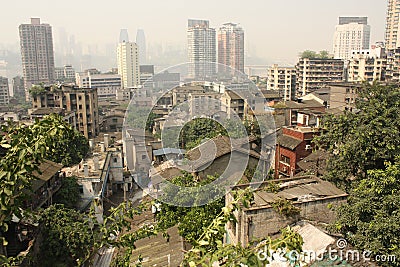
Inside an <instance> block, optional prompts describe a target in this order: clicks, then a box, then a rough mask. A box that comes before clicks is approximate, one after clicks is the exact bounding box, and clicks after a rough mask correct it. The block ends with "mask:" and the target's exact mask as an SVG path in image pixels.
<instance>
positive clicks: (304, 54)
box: [299, 50, 332, 59]
mask: <svg viewBox="0 0 400 267" xmlns="http://www.w3.org/2000/svg"><path fill="white" fill-rule="evenodd" d="M299 56H300V58H310V59H328V58H332V57H331V56H330V55H329V52H328V51H326V50H322V51H320V52H319V53H317V52H315V51H311V50H305V51H303V52H301V53H300V54H299Z"/></svg>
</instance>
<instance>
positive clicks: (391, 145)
mask: <svg viewBox="0 0 400 267" xmlns="http://www.w3.org/2000/svg"><path fill="white" fill-rule="evenodd" d="M359 98H360V99H359V100H358V101H357V102H356V108H357V109H358V110H359V112H358V113H351V112H345V113H344V114H342V115H339V116H329V117H327V118H326V119H325V121H324V124H323V127H324V130H325V133H324V134H322V135H321V136H320V137H317V138H316V140H315V141H316V143H317V144H318V145H319V146H320V147H322V148H325V149H326V150H327V151H328V152H329V153H331V154H332V155H334V156H332V157H330V158H329V160H328V164H327V175H326V178H327V179H329V180H331V181H333V182H335V183H336V184H342V185H345V186H346V187H347V188H350V187H351V180H354V178H357V179H363V178H364V177H365V176H366V174H367V172H368V170H372V169H383V168H384V167H385V164H384V163H385V162H392V163H393V162H394V160H395V158H396V156H398V155H400V149H399V147H400V138H399V136H400V113H399V108H400V89H399V88H398V87H395V86H391V85H390V86H386V85H379V84H374V85H369V84H365V85H364V87H363V89H362V90H361V91H360V93H359Z"/></svg>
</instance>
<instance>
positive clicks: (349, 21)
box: [333, 17, 371, 60]
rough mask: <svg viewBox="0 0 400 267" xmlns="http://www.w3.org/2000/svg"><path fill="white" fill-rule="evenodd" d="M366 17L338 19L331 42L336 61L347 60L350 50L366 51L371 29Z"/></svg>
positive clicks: (349, 56)
mask: <svg viewBox="0 0 400 267" xmlns="http://www.w3.org/2000/svg"><path fill="white" fill-rule="evenodd" d="M367 19H368V18H367V17H340V18H339V25H337V26H336V30H335V34H334V38H333V39H334V40H333V42H334V43H333V54H334V57H335V58H337V59H344V60H348V59H350V58H351V51H352V50H362V49H368V48H369V45H370V43H369V42H370V32H371V27H370V26H369V25H367Z"/></svg>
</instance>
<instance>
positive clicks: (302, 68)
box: [296, 58, 344, 95]
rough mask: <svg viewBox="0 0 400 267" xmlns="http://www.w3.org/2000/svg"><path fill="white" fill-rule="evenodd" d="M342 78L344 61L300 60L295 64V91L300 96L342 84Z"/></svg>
mask: <svg viewBox="0 0 400 267" xmlns="http://www.w3.org/2000/svg"><path fill="white" fill-rule="evenodd" d="M343 78H344V61H343V60H341V59H329V58H328V59H323V58H300V59H299V61H298V62H297V64H296V89H297V92H298V94H300V95H306V94H308V93H311V92H313V91H315V90H317V89H319V88H321V87H323V86H326V85H329V84H331V83H335V82H342V81H343Z"/></svg>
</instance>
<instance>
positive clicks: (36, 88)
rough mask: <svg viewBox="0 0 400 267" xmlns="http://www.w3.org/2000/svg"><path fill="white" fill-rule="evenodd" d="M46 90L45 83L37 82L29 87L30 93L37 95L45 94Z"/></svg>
mask: <svg viewBox="0 0 400 267" xmlns="http://www.w3.org/2000/svg"><path fill="white" fill-rule="evenodd" d="M45 91H46V89H45V88H44V84H43V83H41V84H35V85H32V87H31V88H30V89H29V93H30V94H31V95H32V96H33V97H35V96H37V95H40V94H43V93H44V92H45Z"/></svg>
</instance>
